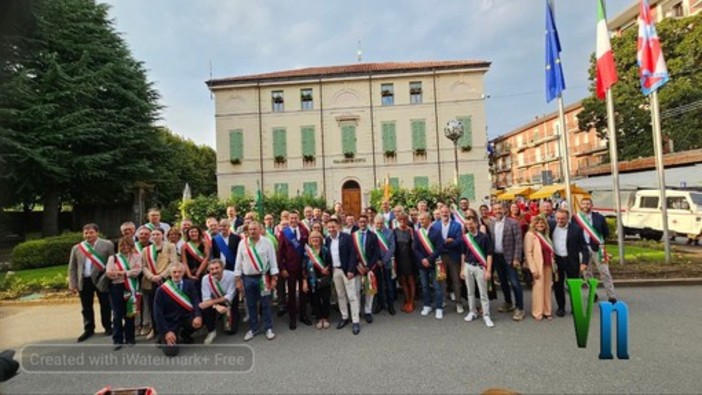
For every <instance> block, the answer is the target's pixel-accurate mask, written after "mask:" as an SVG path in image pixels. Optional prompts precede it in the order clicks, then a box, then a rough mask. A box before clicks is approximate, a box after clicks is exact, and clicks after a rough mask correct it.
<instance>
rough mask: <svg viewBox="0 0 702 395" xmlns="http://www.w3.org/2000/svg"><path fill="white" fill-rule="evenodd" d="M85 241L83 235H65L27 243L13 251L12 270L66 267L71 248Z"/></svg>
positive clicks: (19, 245)
mask: <svg viewBox="0 0 702 395" xmlns="http://www.w3.org/2000/svg"><path fill="white" fill-rule="evenodd" d="M82 240H83V235H82V234H81V233H64V234H62V235H60V236H54V237H47V238H44V239H38V240H30V241H25V242H24V243H20V244H18V245H17V246H16V247H15V248H14V249H12V256H11V258H10V264H11V267H12V270H22V269H31V268H39V267H47V266H56V265H66V264H67V263H68V258H69V257H70V255H71V248H72V247H73V246H74V245H76V244H77V243H79V242H81V241H82Z"/></svg>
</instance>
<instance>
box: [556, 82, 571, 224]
mask: <svg viewBox="0 0 702 395" xmlns="http://www.w3.org/2000/svg"><path fill="white" fill-rule="evenodd" d="M558 118H559V120H560V123H561V139H560V140H561V141H560V144H561V153H562V155H563V157H562V158H561V160H562V161H563V162H562V163H563V180H564V181H565V187H566V201H568V211H570V212H571V214H574V212H573V207H574V204H573V203H574V202H573V199H572V196H571V193H570V192H571V191H570V153H569V152H568V125H567V124H566V118H565V110H564V109H563V96H562V95H559V96H558Z"/></svg>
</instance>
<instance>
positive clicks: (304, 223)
mask: <svg viewBox="0 0 702 395" xmlns="http://www.w3.org/2000/svg"><path fill="white" fill-rule="evenodd" d="M300 225H302V227H303V228H305V229H307V232H308V233H309V232H310V231H311V230H312V224H311V223H310V221H309V220H308V219H307V218H305V219H303V220H302V221H300Z"/></svg>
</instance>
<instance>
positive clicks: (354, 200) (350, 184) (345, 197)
mask: <svg viewBox="0 0 702 395" xmlns="http://www.w3.org/2000/svg"><path fill="white" fill-rule="evenodd" d="M341 205H342V206H343V208H344V212H345V213H347V214H353V215H354V216H355V217H356V218H358V216H359V215H361V186H360V185H358V183H357V182H356V181H346V182H345V183H344V186H343V187H342V188H341Z"/></svg>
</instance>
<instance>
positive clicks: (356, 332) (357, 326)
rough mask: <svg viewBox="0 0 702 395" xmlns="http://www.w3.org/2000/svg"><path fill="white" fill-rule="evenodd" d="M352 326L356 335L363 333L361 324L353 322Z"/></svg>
mask: <svg viewBox="0 0 702 395" xmlns="http://www.w3.org/2000/svg"><path fill="white" fill-rule="evenodd" d="M351 328H352V330H353V334H354V335H358V334H359V333H361V325H360V324H353V325H352V326H351Z"/></svg>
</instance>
